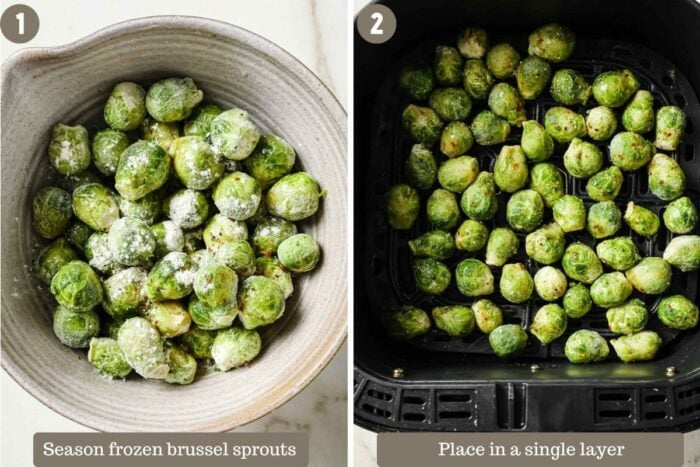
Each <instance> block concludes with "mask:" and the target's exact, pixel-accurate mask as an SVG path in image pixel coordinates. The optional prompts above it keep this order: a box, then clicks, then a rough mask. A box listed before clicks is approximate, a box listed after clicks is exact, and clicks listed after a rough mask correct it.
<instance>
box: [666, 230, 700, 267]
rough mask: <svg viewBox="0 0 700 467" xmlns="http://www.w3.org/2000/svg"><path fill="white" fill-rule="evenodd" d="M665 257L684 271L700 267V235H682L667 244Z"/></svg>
mask: <svg viewBox="0 0 700 467" xmlns="http://www.w3.org/2000/svg"><path fill="white" fill-rule="evenodd" d="M664 259H665V260H666V261H668V263H669V264H670V265H671V266H675V267H677V268H678V269H680V270H681V271H683V272H688V271H696V270H697V269H700V235H681V236H679V237H676V238H674V239H673V240H671V241H670V242H669V244H668V245H666V250H665V251H664Z"/></svg>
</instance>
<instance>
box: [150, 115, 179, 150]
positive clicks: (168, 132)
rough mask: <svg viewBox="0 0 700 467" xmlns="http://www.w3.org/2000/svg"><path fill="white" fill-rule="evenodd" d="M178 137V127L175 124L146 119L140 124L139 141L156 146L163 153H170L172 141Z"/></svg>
mask: <svg viewBox="0 0 700 467" xmlns="http://www.w3.org/2000/svg"><path fill="white" fill-rule="evenodd" d="M179 137H180V127H178V125H177V123H163V122H158V121H156V120H153V119H152V118H146V119H144V121H143V123H142V124H141V139H143V140H145V141H150V142H152V143H155V144H157V145H158V146H160V147H161V148H163V151H165V152H169V151H170V147H171V146H172V144H173V141H175V140H176V139H178V138H179Z"/></svg>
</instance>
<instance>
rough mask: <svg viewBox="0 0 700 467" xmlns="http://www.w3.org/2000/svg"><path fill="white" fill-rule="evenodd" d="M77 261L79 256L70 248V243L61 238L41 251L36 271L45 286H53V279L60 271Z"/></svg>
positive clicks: (35, 267)
mask: <svg viewBox="0 0 700 467" xmlns="http://www.w3.org/2000/svg"><path fill="white" fill-rule="evenodd" d="M77 259H79V258H78V254H77V253H76V252H75V250H74V249H73V248H71V247H70V244H69V243H68V241H66V240H65V239H64V238H59V239H56V240H54V241H53V242H52V243H51V244H50V245H49V246H47V247H46V248H44V249H43V250H42V251H41V253H40V254H39V256H38V257H37V259H36V263H35V266H34V270H35V272H36V274H37V275H38V276H39V278H40V279H41V280H42V281H43V282H44V283H45V284H51V279H53V276H55V275H56V273H57V272H58V270H59V269H61V268H62V267H63V266H65V265H66V264H68V263H70V262H71V261H75V260H77Z"/></svg>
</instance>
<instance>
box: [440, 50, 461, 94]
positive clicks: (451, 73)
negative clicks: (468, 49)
mask: <svg viewBox="0 0 700 467" xmlns="http://www.w3.org/2000/svg"><path fill="white" fill-rule="evenodd" d="M433 68H434V69H435V78H436V80H437V82H438V84H440V85H442V86H456V85H458V84H459V81H460V79H461V77H462V55H461V54H460V53H459V51H458V50H457V49H456V48H454V47H449V46H446V45H438V46H437V47H436V48H435V59H434V61H433Z"/></svg>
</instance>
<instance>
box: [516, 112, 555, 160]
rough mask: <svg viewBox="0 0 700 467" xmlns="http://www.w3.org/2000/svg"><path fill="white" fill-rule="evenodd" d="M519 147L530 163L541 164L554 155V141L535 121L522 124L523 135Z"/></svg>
mask: <svg viewBox="0 0 700 467" xmlns="http://www.w3.org/2000/svg"><path fill="white" fill-rule="evenodd" d="M520 146H521V147H522V148H523V151H525V155H526V156H527V158H528V159H529V160H530V161H532V162H542V161H545V160H547V159H549V158H550V157H552V154H553V153H554V140H553V139H552V137H551V136H550V135H549V133H547V131H546V130H545V129H544V127H543V126H542V125H540V124H539V123H538V122H537V121H535V120H527V121H525V122H523V135H522V137H521V138H520Z"/></svg>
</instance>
